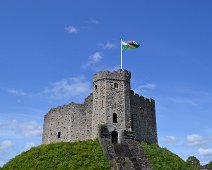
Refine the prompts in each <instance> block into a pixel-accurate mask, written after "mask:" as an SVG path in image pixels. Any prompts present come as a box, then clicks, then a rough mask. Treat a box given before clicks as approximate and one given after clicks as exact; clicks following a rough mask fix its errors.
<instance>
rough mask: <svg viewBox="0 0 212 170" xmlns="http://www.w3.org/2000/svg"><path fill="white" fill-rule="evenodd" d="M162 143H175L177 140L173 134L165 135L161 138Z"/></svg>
mask: <svg viewBox="0 0 212 170" xmlns="http://www.w3.org/2000/svg"><path fill="white" fill-rule="evenodd" d="M161 142H162V143H166V144H175V143H176V142H177V139H176V137H174V136H165V137H164V138H163V139H162V140H161Z"/></svg>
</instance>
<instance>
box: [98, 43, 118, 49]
mask: <svg viewBox="0 0 212 170" xmlns="http://www.w3.org/2000/svg"><path fill="white" fill-rule="evenodd" d="M98 45H99V46H100V47H102V48H103V49H111V48H115V45H114V44H112V43H110V42H107V43H106V44H98Z"/></svg>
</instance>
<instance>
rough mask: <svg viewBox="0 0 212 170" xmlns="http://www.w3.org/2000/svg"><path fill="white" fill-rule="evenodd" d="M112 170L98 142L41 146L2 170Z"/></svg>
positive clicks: (11, 162) (12, 161) (14, 160)
mask: <svg viewBox="0 0 212 170" xmlns="http://www.w3.org/2000/svg"><path fill="white" fill-rule="evenodd" d="M56 169H58V170H69V169H73V170H76V169H79V170H80V169H82V170H84V169H88V170H89V169H98V170H101V169H104V170H107V169H110V165H109V162H108V161H107V159H106V157H105V155H104V154H103V151H102V149H101V146H100V144H99V142H98V141H97V140H95V141H93V140H88V141H83V142H72V143H68V142H60V143H52V144H49V145H40V146H38V147H34V148H32V149H30V150H29V151H26V152H23V153H21V154H20V155H18V156H16V157H15V158H13V159H11V160H10V161H9V162H8V163H7V164H5V165H4V166H3V168H2V169H1V170H56Z"/></svg>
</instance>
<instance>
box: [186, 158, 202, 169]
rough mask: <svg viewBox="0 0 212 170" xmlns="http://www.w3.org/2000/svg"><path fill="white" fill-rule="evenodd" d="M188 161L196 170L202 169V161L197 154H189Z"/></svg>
mask: <svg viewBox="0 0 212 170" xmlns="http://www.w3.org/2000/svg"><path fill="white" fill-rule="evenodd" d="M186 162H187V164H188V165H189V166H191V167H193V169H194V170H199V169H200V162H199V160H198V159H197V158H196V157H195V156H189V157H188V159H187V160H186Z"/></svg>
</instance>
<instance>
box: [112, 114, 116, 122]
mask: <svg viewBox="0 0 212 170" xmlns="http://www.w3.org/2000/svg"><path fill="white" fill-rule="evenodd" d="M113 123H117V114H116V113H113Z"/></svg>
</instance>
